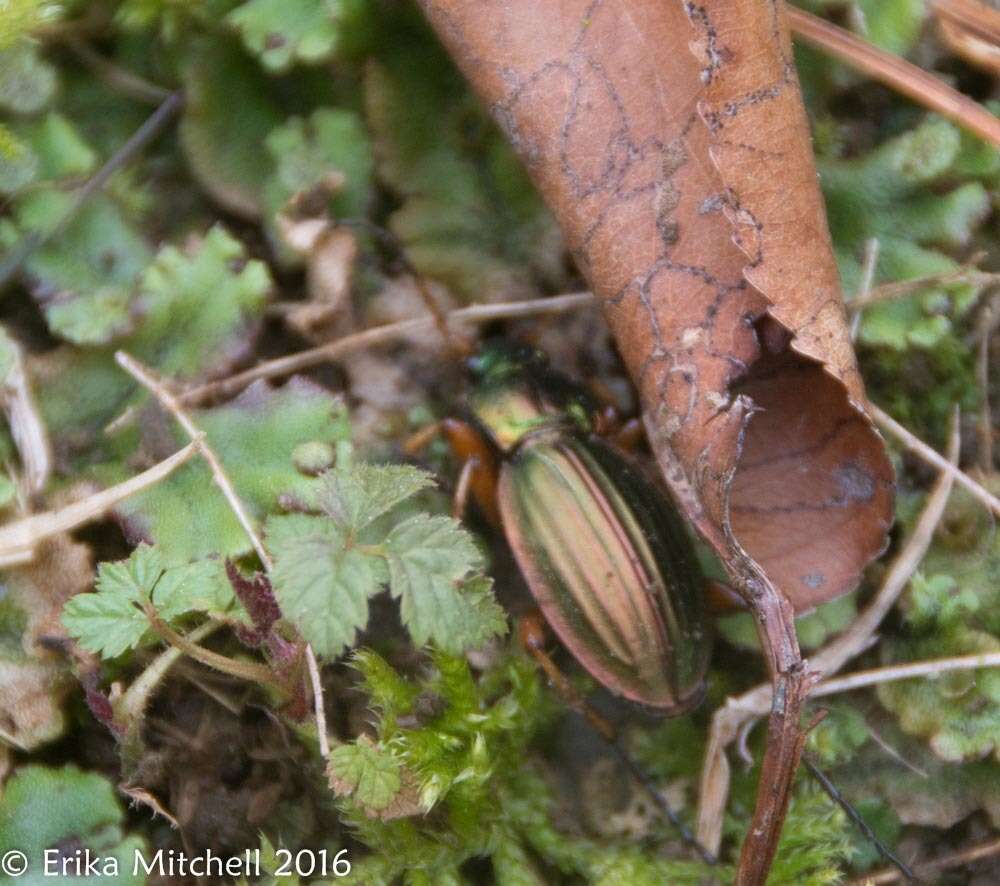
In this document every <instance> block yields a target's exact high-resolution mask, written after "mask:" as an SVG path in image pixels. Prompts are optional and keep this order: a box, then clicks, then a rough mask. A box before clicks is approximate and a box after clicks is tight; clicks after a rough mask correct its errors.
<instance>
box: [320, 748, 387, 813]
mask: <svg viewBox="0 0 1000 886" xmlns="http://www.w3.org/2000/svg"><path fill="white" fill-rule="evenodd" d="M327 775H328V776H329V779H330V786H331V787H332V788H333V790H334V792H335V793H337V794H338V795H339V796H342V797H344V796H350V797H353V798H354V799H355V800H356V801H357V802H358V803H360V804H361V806H363V807H365V808H367V809H373V810H376V811H377V810H379V809H385V808H386V807H387V806H388V805H389V804H390V803H391V802H392V800H393V798H394V797H395V796H396V795H397V794H398V793H399V791H400V789H401V788H402V765H401V764H400V762H399V760H397V759H396V758H395V757H394V756H393V755H392V754H390V753H388V752H386V751H384V750H382V749H380V748H378V747H376V746H374V745H372V744H369V743H368V742H365V741H362V740H360V739H359V740H358V741H357V742H355V743H353V744H342V745H340V746H339V747H336V748H334V749H333V750H332V751H331V752H330V757H329V760H328V763H327Z"/></svg>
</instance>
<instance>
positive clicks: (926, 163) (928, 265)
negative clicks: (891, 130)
mask: <svg viewBox="0 0 1000 886" xmlns="http://www.w3.org/2000/svg"><path fill="white" fill-rule="evenodd" d="M960 148H961V136H960V133H959V131H958V130H957V129H956V128H955V127H954V126H952V125H951V124H950V123H947V122H945V121H943V120H940V119H930V120H928V121H927V122H926V123H924V124H923V125H921V126H919V127H917V128H916V129H914V130H912V131H910V132H907V133H904V134H903V135H901V136H898V137H896V138H894V139H891V140H890V141H888V142H886V143H885V144H883V145H881V146H879V147H878V148H876V149H875V150H874V151H872V152H870V153H869V154H867V155H865V156H863V157H858V158H854V159H851V160H824V161H821V162H820V164H819V167H820V181H821V183H822V186H823V193H824V195H825V197H826V203H827V213H828V217H829V220H830V228H831V232H832V234H833V239H834V246H835V250H836V255H837V263H838V265H839V267H840V271H841V276H842V278H843V280H844V285H845V288H846V289H847V290H848V291H851V290H854V289H856V287H857V285H858V281H859V280H860V276H861V266H860V259H861V256H862V255H863V254H864V244H865V243H866V242H867V241H868V240H869V239H871V238H876V239H878V241H879V246H880V249H879V264H878V276H877V282H882V281H890V280H906V279H912V278H917V277H925V276H929V275H932V274H938V273H942V272H944V271H949V270H953V269H954V268H956V267H957V265H956V264H955V263H954V262H953V261H952V260H951V259H950V258H948V257H947V256H946V255H945V254H944V253H942V252H940V251H938V249H937V248H936V247H938V246H940V245H952V246H959V245H961V244H963V243H966V242H968V240H969V238H970V237H971V234H972V231H973V229H974V228H975V226H976V225H977V224H978V223H979V222H980V221H981V220H982V219H983V218H984V216H985V214H986V213H987V212H988V210H989V199H988V197H987V194H986V191H985V190H984V188H983V187H982V185H981V184H979V183H978V182H967V183H964V184H960V185H959V186H958V187H953V188H951V189H950V190H944V191H942V190H941V189H935V190H930V189H929V188H928V185H929V184H931V183H933V182H936V181H938V180H943V179H944V177H945V176H946V175H947V174H948V172H949V170H950V168H951V167H952V165H953V164H954V163H955V162H956V160H957V159H958V157H959V151H960ZM964 289H965V290H968V289H969V287H964ZM967 294H968V293H967V292H966V295H967ZM942 302H943V303H944V305H947V304H948V293H947V292H945V291H943V290H942V289H940V288H937V289H932V290H930V291H928V292H925V293H919V294H917V295H914V296H911V297H908V298H905V299H898V300H894V301H892V302H887V303H886V304H884V305H878V306H875V307H873V308H871V309H869V310H867V311H865V314H864V317H863V321H862V325H861V330H860V337H861V340H862V341H864V342H865V343H867V344H869V345H883V346H887V347H891V348H895V349H897V350H903V349H905V348H907V347H909V346H910V345H918V346H921V347H924V348H927V347H931V346H933V345H934V344H936V343H937V342H938V341H940V340H941V338H942V336H943V335H944V334H945V333H947V332H948V330H949V329H950V325H949V324H948V322H947V318H945V317H943V316H941V314H942V311H941V308H942ZM941 321H945V322H944V323H943V324H942V322H941Z"/></svg>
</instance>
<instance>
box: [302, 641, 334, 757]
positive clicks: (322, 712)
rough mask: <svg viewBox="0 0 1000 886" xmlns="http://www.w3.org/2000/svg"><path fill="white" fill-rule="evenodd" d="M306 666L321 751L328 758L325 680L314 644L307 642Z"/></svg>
mask: <svg viewBox="0 0 1000 886" xmlns="http://www.w3.org/2000/svg"><path fill="white" fill-rule="evenodd" d="M306 667H307V668H308V670H309V681H310V682H311V683H312V688H313V707H314V708H315V709H316V734H317V737H318V738H319V752H320V755H321V756H322V757H323V759H324V760H326V759H327V758H328V757H329V756H330V739H329V737H328V736H327V734H326V707H325V704H324V702H323V682H322V680H321V679H320V674H319V664H318V663H317V661H316V653H314V652H313V648H312V646H310V645H309V644H308V643H306Z"/></svg>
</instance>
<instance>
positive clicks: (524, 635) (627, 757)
mask: <svg viewBox="0 0 1000 886" xmlns="http://www.w3.org/2000/svg"><path fill="white" fill-rule="evenodd" d="M519 632H520V635H521V642H522V644H523V645H524V648H525V649H527V650H528V652H529V653H530V654H531V657H532V658H534V660H535V662H536V663H537V664H538V666H539V667H540V668H541V669H542V670H543V671H544V672H545V676H547V677H548V678H549V680H550V681H551V682H552V685H553V686H554V687H555V689H556V691H557V692H558V693H559V694H560V695H561V696H562V697H563V699H565V701H566V704H567V705H569V707H570V708H571V709H572V710H574V711H576V712H577V713H578V714H580V715H581V716H582V717H583V718H584V719H585V720H586V721H587V722H588V723H589V724H590V726H591V728H592V729H593V730H594V731H595V732H596V733H597V734H598V735H599V736H600V737H601V738H602V739H604V741H605V742H606V743H607V745H608V747H609V748H611V750H612V751H614V753H615V756H617V757H618V759H619V760H621V762H622V763H623V764H624V765H625V768H626V769H628V771H629V774H630V775H631V776H632V777H633V778H634V779H635V780H636V781H637V782H638V783H639V786H640V787H641V788H642V789H643V791H645V793H646V794H647V795H648V796H649V798H650V800H652V801H653V803H654V804H655V805H656V808H657V809H659V810H660V812H661V813H663V817H664V818H666V820H667V821H669V822H670V824H671V825H672V826H673V827H674V829H675V830H676V831H677V833H678V834H679V835H680V838H681V840H683V841H684V842H685V843H686V844H687V845H688V846H690V847H691V848H692V849H694V850H695V852H697V853H698V855H700V856H701V859H702V861H704V862H705V863H706V864H710V865H714V864H718V859H717V858H716V857H715V855H713V854H712V853H711V852H710V851H709V850H708V849H707V848H705V847H704V846H703V845H702V844H701V843H699V842H698V840H697V839H696V838H695V836H694V834H692V833H691V831H690V830H689V829H688V826H687V825H686V824H684V822H683V821H681V819H680V817H679V816H678V815H677V813H676V812H675V811H674V809H673V808H672V807H671V805H670V804H669V803H668V802H667V800H666V798H665V797H664V796H663V794H662V793H660V791H658V790H657V788H656V785H655V784H654V783H653V779H652V778H651V777H650V776H649V775H648V774H647V773H646V772H644V771H643V770H642V768H641V767H640V766H639V764H638V763H637V762H636V761H635V759H634V758H633V757H632V755H631V754H630V753H629V752H628V750H627V749H626V748H625V746H624V745H623V744H622V740H621V736H620V735H619V734H618V730H617V729H616V728H615V725H614V724H613V723H612V722H611V721H610V720H608V719H607V718H606V717H605V716H604V715H603V714H601V713H600V712H599V711H597V709H596V708H594V706H593V705H591V704H590V703H589V702H588V701H587V700H586V699H585V698H584V697H583V696H582V695H580V693H579V692H577V691H576V689H575V688H574V686H573V685H572V684H571V683H570V682H569V679H568V678H567V677H566V675H565V674H564V673H563V672H562V671H561V670H560V669H559V666H558V665H557V664H556V663H555V662H554V661H553V660H552V658H551V657H550V656H549V654H548V653H547V652H546V651H545V629H544V627H543V622H542V619H541V616H540V615H539V614H538V613H535V614H534V615H533V616H532V615H529V616H526V617H524V618H522V619H521V623H520V626H519Z"/></svg>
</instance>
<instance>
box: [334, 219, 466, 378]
mask: <svg viewBox="0 0 1000 886" xmlns="http://www.w3.org/2000/svg"><path fill="white" fill-rule="evenodd" d="M337 222H338V224H342V225H346V226H348V227H353V228H364V229H365V230H366V231H368V232H369V233H370V234H371V235H372V236H373V237H375V239H376V240H378V241H379V242H380V243H381V244H382V245H383V246H385V247H386V248H387V249H388V250H389V251H390V252H391V253H392V254H393V255H394V256H395V257H396V259H397V260H398V261H399V263H400V264H401V265H402V266H403V270H405V271H406V273H407V274H409V276H410V277H412V278H413V283H414V285H415V286H416V287H417V294H418V295H419V296H420V300H421V301H422V302H423V303H424V306H425V307H426V308H427V310H428V311H429V312H430V315H431V317H432V318H433V319H434V325H435V327H437V331H438V332H439V333H441V338H443V339H444V343H445V345H446V346H447V347H448V350H449V351H451V353H452V355H453V356H454V357H456V358H457V359H463V358H465V357H468V356H469V355H470V354H471V353H472V350H473V348H472V345H471V344H470V343H469V342H467V341H463V340H461V339H460V338H458V337H457V336H456V335H455V334H454V333H453V332H452V330H451V329H449V327H448V318H447V316H446V315H445V312H444V311H442V310H441V306H440V305H439V304H438V303H437V301H436V300H435V298H434V296H433V295H432V294H431V291H430V288H429V287H428V285H427V279H426V278H425V277H424V275H423V274H421V273H420V272H419V271H418V270H417V269H416V268H415V267H414V265H413V262H411V261H410V258H409V256H408V255H407V254H406V247H405V246H404V244H403V243H402V241H401V240H400V239H399V237H397V236H396V235H395V234H394V233H393V232H392V231H390V230H389V229H388V228H386V227H383V226H382V225H380V224H376V223H375V222H373V221H371V220H370V219H367V218H343V219H338V220H337Z"/></svg>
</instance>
